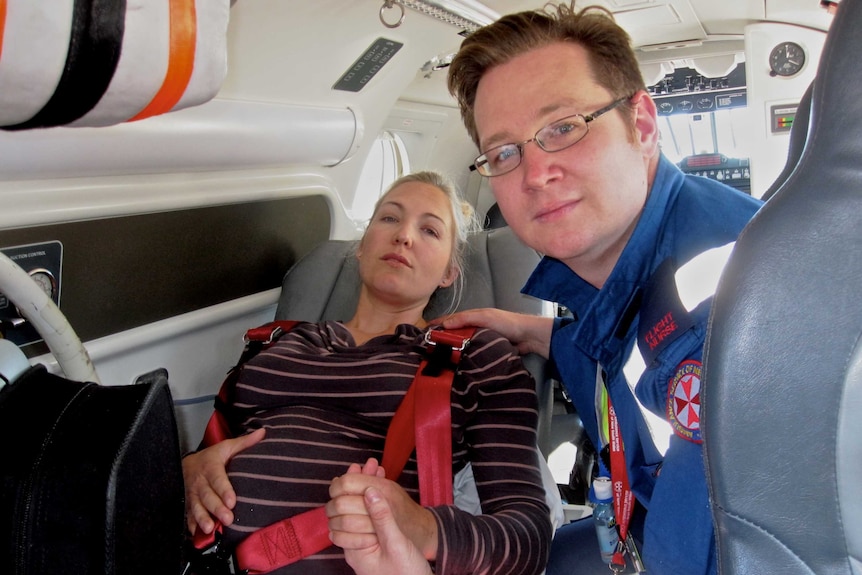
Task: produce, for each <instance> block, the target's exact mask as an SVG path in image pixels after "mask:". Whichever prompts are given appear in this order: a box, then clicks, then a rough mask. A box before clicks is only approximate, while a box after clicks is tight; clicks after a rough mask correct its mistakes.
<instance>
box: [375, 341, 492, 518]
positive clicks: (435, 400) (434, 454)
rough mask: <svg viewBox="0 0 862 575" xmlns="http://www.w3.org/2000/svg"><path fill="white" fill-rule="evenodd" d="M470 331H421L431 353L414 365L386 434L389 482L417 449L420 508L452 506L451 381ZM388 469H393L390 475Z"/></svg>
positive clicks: (385, 448) (385, 451) (384, 452)
mask: <svg viewBox="0 0 862 575" xmlns="http://www.w3.org/2000/svg"><path fill="white" fill-rule="evenodd" d="M474 332H475V329H474V328H468V329H459V330H449V331H443V330H429V331H427V332H426V333H425V343H426V344H427V345H429V346H433V347H432V349H433V352H432V353H431V354H430V356H429V357H426V358H425V359H423V360H422V363H421V364H420V365H419V369H418V370H417V372H416V377H415V378H414V379H413V385H411V386H410V389H408V390H407V394H406V395H405V396H404V400H403V401H402V403H401V405H400V406H399V407H398V410H397V411H396V412H395V415H394V416H393V417H392V422H391V423H390V424H389V431H388V432H387V434H386V445H385V446H384V448H383V458H382V462H381V465H382V466H383V469H385V470H386V472H387V473H386V476H387V478H389V479H392V480H395V479H397V478H398V475H400V474H401V469H403V468H404V464H405V463H407V460H408V459H409V457H410V453H411V452H412V451H413V448H414V446H415V447H416V463H417V466H418V468H419V470H418V471H419V502H420V503H421V504H422V505H423V506H425V507H433V506H435V505H451V504H452V493H453V492H452V408H451V397H450V395H451V389H452V379H453V378H454V377H455V369H456V368H457V366H458V363H459V362H460V361H461V352H462V351H463V350H464V348H465V347H466V346H467V344H468V343H469V342H470V338H471V337H473V333H474ZM390 468H391V469H397V470H398V471H397V473H395V476H394V477H390V473H389V469H390Z"/></svg>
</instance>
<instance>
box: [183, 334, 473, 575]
mask: <svg viewBox="0 0 862 575" xmlns="http://www.w3.org/2000/svg"><path fill="white" fill-rule="evenodd" d="M274 323H275V324H279V325H275V327H276V328H278V329H280V330H282V331H287V330H289V329H290V328H292V327H293V325H295V323H296V322H274ZM285 323H287V324H289V326H286V325H284V324H285ZM270 326H273V324H267V325H266V326H262V327H261V328H256V329H255V330H249V332H248V334H247V335H246V340H247V342H252V341H258V342H264V345H266V346H268V345H271V344H272V343H273V342H274V341H275V339H277V337H278V336H280V335H281V333H280V332H275V331H274V330H273V329H271V328H270ZM474 331H475V329H474V328H469V329H461V330H450V331H443V330H430V331H428V332H426V334H425V341H426V344H428V345H429V346H433V347H432V349H433V351H432V353H431V354H430V355H429V357H427V358H425V359H423V360H422V362H421V364H420V366H419V369H418V370H417V373H416V377H415V378H414V380H413V385H411V386H410V388H409V389H408V390H407V393H406V394H405V396H404V399H403V400H402V402H401V405H399V407H398V409H397V410H396V412H395V415H394V416H393V418H392V421H391V422H390V425H389V429H388V431H387V434H386V443H385V446H384V451H383V457H382V460H383V461H382V466H383V468H384V469H385V470H386V477H387V478H388V479H391V480H393V481H394V480H396V479H397V478H398V476H399V475H401V470H402V469H403V468H404V464H405V463H406V462H407V460H408V459H409V458H410V453H412V451H413V449H414V446H415V448H416V459H417V465H418V468H419V470H418V471H419V498H420V503H421V504H422V505H423V506H434V505H451V504H452V498H453V489H452V423H451V421H452V410H451V399H450V395H451V386H452V380H453V378H454V375H455V368H456V367H457V365H458V362H459V361H460V359H461V352H462V351H463V350H464V348H465V347H466V346H467V345H468V344H469V341H470V338H471V337H472V335H473V333H474ZM258 351H259V349H258ZM254 353H256V352H254ZM254 353H249V349H248V346H247V349H246V352H245V353H244V354H243V357H242V358H241V359H240V363H239V364H238V365H237V367H235V368H234V369H233V370H231V372H230V373H229V374H228V379H230V380H231V381H232V383H235V381H236V378H237V375H236V373H237V372H238V371H239V367H240V366H241V365H242V364H244V363H245V362H246V361H248V359H250V358H251V357H252V356H253V355H254ZM226 383H227V380H226ZM225 387H229V386H226V385H224V384H223V386H222V390H221V391H220V392H219V396H220V399H222V400H225V401H226V400H229V397H227V395H228V394H227V392H226V396H225V397H224V398H222V397H221V395H222V391H224V389H225ZM216 416H218V417H216ZM214 420H215V422H214ZM222 433H226V435H221V434H222ZM208 436H209V437H212V438H217V437H221V438H222V439H226V438H228V437H231V434H230V430H229V427H228V426H227V423H226V422H225V421H224V417H223V416H222V415H221V414H220V413H219V412H217V411H216V412H214V414H213V416H212V417H211V418H210V422H209V423H208V425H207V430H206V432H205V434H204V443H205V444H206V445H211V444H210V443H206V441H207V437H208ZM221 530H222V525H221V524H220V523H218V522H217V524H216V529H214V530H213V533H212V534H210V535H204V534H202V533H201V532H200V531H196V532H195V534H194V539H193V542H194V546H195V547H197V548H198V549H205V548H207V547H209V546H211V545H212V544H213V543H214V541H215V539H216V533H217V532H218V533H221ZM331 544H332V542H331V541H330V540H329V527H328V522H327V519H326V513H325V511H324V508H323V507H318V508H315V509H312V510H310V511H306V512H304V513H300V514H298V515H294V516H292V517H289V518H287V519H284V520H282V521H279V522H276V523H274V524H272V525H268V526H266V527H264V528H261V529H258V530H257V531H255V532H254V533H252V534H251V535H249V536H248V537H247V538H246V539H244V540H243V541H242V542H240V544H239V545H237V547H236V550H235V554H236V559H237V564H238V565H239V567H240V568H241V569H243V570H244V571H246V572H248V573H249V575H257V574H262V573H268V572H269V571H273V570H275V569H278V568H279V567H283V566H285V565H290V564H291V563H295V562H296V561H299V560H300V559H302V558H304V557H307V556H309V555H313V554H315V553H318V552H320V551H322V550H323V549H326V548H327V547H329V546H330V545H331Z"/></svg>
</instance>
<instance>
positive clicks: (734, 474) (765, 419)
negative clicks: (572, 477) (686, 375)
mask: <svg viewBox="0 0 862 575" xmlns="http://www.w3.org/2000/svg"><path fill="white" fill-rule="evenodd" d="M860 26H862V2H844V3H842V6H841V12H840V13H839V15H838V16H837V17H836V19H835V21H834V22H833V24H832V27H831V30H830V31H829V34H828V35H827V38H826V44H825V46H824V50H823V54H822V57H821V60H820V64H819V68H818V71H817V76H816V79H815V82H814V89H813V93H812V101H811V126H810V129H809V132H808V142H807V145H806V146H805V150H804V152H803V154H802V157H801V159H800V161H799V165H798V166H797V168H796V170H794V171H793V173H792V174H791V176H790V178H789V179H788V180H787V182H786V183H785V185H784V186H783V187H782V188H781V189H780V190H778V192H777V193H776V194H775V196H774V197H773V198H772V199H771V200H770V201H769V202H767V203H766V204H765V205H764V207H763V208H762V209H761V211H760V212H759V213H758V214H757V215H756V216H755V218H754V219H753V220H752V221H751V223H750V224H749V225H748V227H747V228H746V229H745V230H744V231H743V233H742V235H741V236H740V238H739V240H738V242H737V244H736V248H735V251H734V253H733V255H732V257H731V259H730V261H729V262H728V266H727V268H725V271H724V275H723V276H722V279H721V282H720V285H719V288H718V290H717V292H716V298H715V302H714V305H713V310H712V320H711V326H710V330H709V334H708V338H707V343H706V354H705V374H704V387H703V395H702V400H703V405H702V413H701V415H702V420H701V424H702V429H703V437H704V455H705V459H706V469H707V474H708V481H709V489H710V494H711V496H712V509H713V515H714V519H715V524H716V532H717V541H718V561H719V572H720V573H723V574H727V573H762V572H769V573H782V574H783V575H794V574H802V573H805V574H812V573H829V574H847V575H850V574H854V575H859V574H860V573H862V417H860V416H862V297H860V289H862V99H860V98H859V93H858V92H859V86H860V85H862V61H860V59H859V53H860V51H862V35H860V34H859V29H860Z"/></svg>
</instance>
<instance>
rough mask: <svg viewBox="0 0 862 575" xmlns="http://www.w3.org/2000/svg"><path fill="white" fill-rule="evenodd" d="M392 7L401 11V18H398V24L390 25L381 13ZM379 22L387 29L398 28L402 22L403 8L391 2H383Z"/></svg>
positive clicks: (385, 0)
mask: <svg viewBox="0 0 862 575" xmlns="http://www.w3.org/2000/svg"><path fill="white" fill-rule="evenodd" d="M393 6H398V8H399V9H400V10H401V16H400V17H399V18H398V22H396V23H394V24H390V23H389V22H387V21H386V19H385V18H384V17H383V11H384V10H388V9H389V8H392V7H393ZM380 22H381V23H382V24H383V25H384V26H386V27H387V28H398V27H399V26H401V24H402V23H403V22H404V6H402V5H401V4H399V3H398V2H394V1H393V0H384V2H383V6H381V7H380Z"/></svg>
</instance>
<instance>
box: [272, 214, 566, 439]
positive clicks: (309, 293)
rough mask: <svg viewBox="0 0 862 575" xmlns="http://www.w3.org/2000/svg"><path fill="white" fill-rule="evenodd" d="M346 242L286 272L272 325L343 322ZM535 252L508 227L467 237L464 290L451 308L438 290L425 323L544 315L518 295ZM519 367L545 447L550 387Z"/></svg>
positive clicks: (348, 269) (349, 311) (347, 313)
mask: <svg viewBox="0 0 862 575" xmlns="http://www.w3.org/2000/svg"><path fill="white" fill-rule="evenodd" d="M355 247H356V244H355V242H352V241H343V240H329V241H326V242H323V243H322V244H319V245H318V246H317V247H315V248H314V249H313V250H312V251H311V252H309V253H308V254H307V255H306V256H304V257H303V258H302V259H300V260H299V261H298V262H296V264H295V265H294V266H293V267H292V268H291V269H290V270H289V271H288V272H287V274H286V275H285V277H284V282H283V283H282V289H281V299H280V300H279V303H278V309H277V310H276V314H275V318H276V319H295V320H304V321H321V320H347V319H350V318H351V317H352V316H353V312H354V310H355V309H356V304H357V302H358V300H359V285H360V282H359V272H358V263H357V260H356V258H355V257H354V255H353V254H354V250H355ZM539 259H540V257H539V255H538V254H537V253H536V252H535V250H533V249H531V248H528V247H527V246H526V245H524V244H523V243H522V242H521V241H520V240H519V239H518V237H517V236H516V235H515V234H514V233H513V232H512V230H511V229H510V228H508V227H503V228H499V229H495V230H483V231H480V232H476V233H474V234H472V235H471V236H470V239H469V248H468V250H467V255H466V258H465V260H466V261H465V270H464V286H463V288H464V289H463V293H462V297H461V300H460V302H458V304H457V306H456V307H453V304H454V290H453V288H451V287H450V288H446V289H441V290H438V291H437V293H435V294H434V296H433V298H432V300H431V302H430V304H429V306H428V308H427V309H426V310H425V317H426V319H433V318H435V317H440V316H442V315H444V314H446V313H449V312H452V311H457V310H464V309H473V308H479V307H497V308H500V309H505V310H510V311H517V312H522V313H528V314H533V315H540V314H543V315H548V314H551V313H553V312H552V309H551V308H550V307H549V304H547V303H546V302H543V301H542V300H538V299H535V298H532V297H530V296H526V295H523V294H521V293H520V289H521V287H522V286H523V285H524V283H526V281H527V278H528V277H529V275H530V273H532V271H533V268H535V267H536V265H537V264H538V262H539ZM524 362H525V364H526V366H527V368H528V369H529V370H530V372H531V373H532V374H533V377H534V378H535V379H536V384H537V388H536V391H537V393H538V394H539V405H540V408H539V409H540V422H539V447H540V448H542V449H543V453H546V454H547V451H545V449H546V448H547V444H548V442H549V434H550V417H551V404H552V402H553V396H552V389H551V386H550V385H548V384H547V383H546V379H547V377H546V374H545V362H544V361H543V360H542V359H541V358H540V357H538V356H533V355H531V356H527V357H525V358H524Z"/></svg>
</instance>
